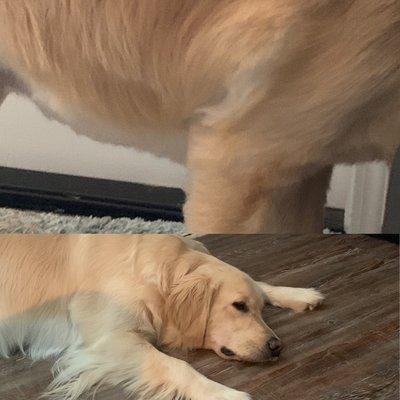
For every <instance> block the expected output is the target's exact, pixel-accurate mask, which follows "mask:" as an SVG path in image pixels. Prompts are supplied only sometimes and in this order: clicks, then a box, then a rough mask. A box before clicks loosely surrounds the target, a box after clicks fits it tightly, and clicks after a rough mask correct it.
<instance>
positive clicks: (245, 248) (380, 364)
mask: <svg viewBox="0 0 400 400" xmlns="http://www.w3.org/2000/svg"><path fill="white" fill-rule="evenodd" d="M200 240H201V241H202V242H204V243H205V244H206V245H207V246H208V247H209V249H210V250H211V251H212V253H213V254H214V255H216V256H217V257H219V258H221V259H223V260H224V261H226V262H229V263H231V264H233V265H235V266H237V267H239V268H241V269H242V270H244V271H246V272H248V273H249V274H250V275H251V276H252V277H253V278H255V279H257V280H265V281H266V282H269V283H272V284H277V285H286V286H303V287H311V286H312V287H317V288H319V289H320V290H321V291H322V292H323V293H324V294H325V295H326V301H325V303H324V305H323V306H321V307H320V308H318V309H316V310H314V311H309V312H305V313H301V314H293V313H292V312H290V311H288V310H280V309H277V308H273V307H268V308H266V310H265V318H266V321H267V323H268V324H269V325H270V326H271V327H272V328H273V329H274V330H275V332H276V333H277V334H278V335H279V336H280V338H281V339H282V340H283V341H284V343H285V350H284V352H283V354H282V356H281V358H280V360H279V361H278V362H276V363H267V364H243V363H239V362H229V361H224V360H222V359H220V358H219V357H218V356H216V355H214V354H213V353H211V352H208V351H196V352H191V353H189V354H187V355H185V356H183V358H185V359H186V360H188V361H189V362H190V363H191V364H192V365H193V366H194V367H195V368H196V369H198V370H199V371H200V372H201V373H203V374H205V375H206V376H208V377H209V378H211V379H213V380H215V381H218V382H221V383H223V384H225V385H227V386H230V387H234V388H237V389H240V390H244V391H246V392H248V393H250V394H251V395H252V396H253V399H256V400H257V399H268V400H293V399H298V400H314V399H315V400H328V399H329V400H337V399H345V400H364V399H365V400H370V399H371V400H372V399H398V398H399V396H398V393H399V385H398V378H399V373H398V362H399V342H398V339H399V338H398V328H399V248H398V246H397V245H396V244H393V243H389V242H385V241H382V240H379V239H376V238H372V237H368V236H351V235H325V236H322V235H321V236H318V235H317V236H289V235H288V236H273V235H254V236H253V235H239V236H225V235H224V236H220V235H216V236H205V237H203V238H201V239H200ZM50 380H51V373H50V363H49V362H38V363H35V364H32V363H31V362H30V361H29V360H26V359H22V358H21V357H19V356H16V357H14V358H11V359H8V360H0V399H1V400H17V399H18V400H33V399H36V398H37V397H38V395H39V394H40V393H41V392H42V391H43V390H44V389H45V388H46V386H47V384H48V383H49V382H50ZM88 398H91V397H90V396H88ZM124 398H125V397H124V396H123V394H122V391H120V389H118V388H101V389H99V391H98V392H97V395H96V399H99V400H116V399H121V400H122V399H124ZM204 399H207V395H206V394H204Z"/></svg>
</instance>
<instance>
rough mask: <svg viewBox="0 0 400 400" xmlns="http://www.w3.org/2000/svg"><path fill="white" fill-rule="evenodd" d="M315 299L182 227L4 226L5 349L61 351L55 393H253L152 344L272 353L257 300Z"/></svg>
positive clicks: (260, 356)
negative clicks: (163, 231) (39, 231)
mask: <svg viewBox="0 0 400 400" xmlns="http://www.w3.org/2000/svg"><path fill="white" fill-rule="evenodd" d="M322 299H323V297H322V295H321V294H320V293H319V292H317V291H316V290H314V289H302V288H289V287H275V286H271V285H268V284H266V283H263V282H255V281H253V280H252V279H251V278H250V277H249V276H248V275H246V274H245V273H243V272H241V271H240V270H238V269H236V268H234V267H232V266H231V265H228V264H226V263H224V262H222V261H220V260H218V259H217V258H215V257H213V256H211V255H210V254H209V253H208V251H207V250H206V249H205V248H204V246H203V245H201V244H200V243H197V242H195V241H192V240H189V239H185V238H179V237H174V236H167V235H3V236H0V355H1V356H5V357H7V356H8V355H10V354H11V353H12V352H13V351H14V350H15V349H19V350H20V351H22V352H23V353H24V354H26V355H27V356H29V357H32V358H33V359H42V358H46V357H49V356H56V357H57V358H58V360H57V362H56V364H55V371H56V377H55V379H54V381H53V383H52V384H51V386H50V388H49V392H48V395H49V396H50V397H52V398H54V399H63V400H66V399H68V400H73V399H77V398H78V397H79V396H80V395H81V394H82V393H83V392H85V391H86V390H89V389H91V388H94V387H96V385H99V384H100V383H107V384H110V385H117V384H123V387H124V389H125V391H126V392H127V394H135V395H137V396H139V397H138V398H140V399H152V400H172V399H173V398H175V396H176V397H178V398H180V397H179V396H182V397H185V398H188V399H192V400H204V399H208V400H245V399H249V398H250V397H249V396H248V395H247V394H246V393H243V392H238V391H236V390H233V389H230V388H227V387H225V386H223V385H221V384H219V383H216V382H213V381H211V380H209V379H207V378H205V377H204V376H202V375H201V374H199V373H198V372H197V371H195V370H194V369H193V368H192V367H190V366H189V365H188V364H187V363H186V362H184V361H181V360H178V359H176V358H173V357H170V356H168V355H166V354H164V353H163V352H161V351H160V350H159V348H161V347H166V348H179V349H198V348H206V349H211V350H214V351H215V352H216V353H217V354H218V355H219V356H221V357H223V358H226V359H231V360H245V361H251V362H262V361H267V360H270V359H274V358H277V357H278V356H279V354H280V351H281V347H282V344H281V342H280V339H278V338H277V337H276V335H275V334H274V333H273V331H272V330H271V329H270V328H269V327H268V326H267V325H266V324H265V322H264V321H263V319H262V315H261V311H262V309H263V307H264V305H265V304H267V303H269V304H273V305H275V306H278V307H287V308H291V309H294V310H296V311H303V310H306V309H312V308H313V307H315V306H316V305H317V304H319V303H320V302H321V301H322Z"/></svg>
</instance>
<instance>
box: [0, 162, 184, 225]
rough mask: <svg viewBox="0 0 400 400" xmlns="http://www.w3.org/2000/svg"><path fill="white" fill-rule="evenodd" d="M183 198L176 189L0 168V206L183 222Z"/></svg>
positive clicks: (182, 193) (181, 193)
mask: <svg viewBox="0 0 400 400" xmlns="http://www.w3.org/2000/svg"><path fill="white" fill-rule="evenodd" d="M184 200H185V195H184V192H183V191H182V190H180V189H175V188H167V187H156V186H148V185H142V184H136V183H129V182H120V181H113V180H107V179H98V178H87V177H80V176H71V175H63V174H55V173H47V172H38V171H29V170H21V169H14V168H6V167H0V206H3V207H13V208H19V209H28V210H36V211H49V212H56V213H59V214H72V215H75V214H78V215H93V216H111V217H114V218H117V217H129V218H134V217H141V218H144V219H148V220H156V219H164V220H169V221H182V220H183V215H182V205H183V203H184Z"/></svg>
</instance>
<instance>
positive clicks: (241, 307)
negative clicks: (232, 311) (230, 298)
mask: <svg viewBox="0 0 400 400" xmlns="http://www.w3.org/2000/svg"><path fill="white" fill-rule="evenodd" d="M232 305H233V307H235V308H236V310H239V311H241V312H247V311H249V307H247V304H246V303H245V302H244V301H234V302H233V303H232Z"/></svg>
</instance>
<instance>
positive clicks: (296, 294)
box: [257, 282, 324, 312]
mask: <svg viewBox="0 0 400 400" xmlns="http://www.w3.org/2000/svg"><path fill="white" fill-rule="evenodd" d="M257 283H258V286H259V287H260V289H261V290H262V291H263V292H264V293H265V295H266V296H267V299H268V302H269V303H270V304H272V305H273V306H276V307H281V308H290V309H292V310H294V311H296V312H301V311H305V310H312V309H313V308H314V307H316V306H318V305H319V304H320V303H322V301H323V299H324V296H323V295H322V294H321V293H320V292H319V291H318V290H315V289H313V288H310V289H305V288H293V287H286V286H272V285H268V284H267V283H264V282H257Z"/></svg>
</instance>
